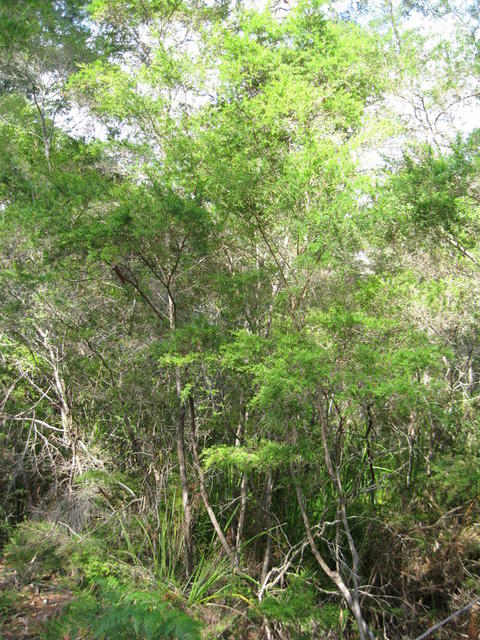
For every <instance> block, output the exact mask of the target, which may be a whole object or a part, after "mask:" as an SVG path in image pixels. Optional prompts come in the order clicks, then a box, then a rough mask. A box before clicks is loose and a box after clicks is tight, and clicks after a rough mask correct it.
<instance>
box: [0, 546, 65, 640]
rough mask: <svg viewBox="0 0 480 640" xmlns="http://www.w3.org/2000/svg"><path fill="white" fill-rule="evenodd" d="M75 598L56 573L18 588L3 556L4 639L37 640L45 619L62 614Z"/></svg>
mask: <svg viewBox="0 0 480 640" xmlns="http://www.w3.org/2000/svg"><path fill="white" fill-rule="evenodd" d="M72 598H73V595H72V593H71V592H70V591H68V590H66V589H65V588H64V587H63V585H62V581H61V579H60V578H59V577H58V576H56V575H55V574H50V575H45V576H42V578H41V580H38V581H35V582H32V583H30V584H28V585H26V586H25V587H18V581H17V579H16V572H15V569H13V568H11V567H10V566H9V565H8V563H7V562H5V560H2V559H1V558H0V638H1V640H17V639H22V640H27V639H28V640H38V639H39V638H40V637H41V636H40V634H41V632H42V627H43V626H44V624H45V622H46V621H47V620H49V619H50V618H53V617H54V616H57V615H59V614H60V613H61V612H62V610H63V608H64V606H65V605H66V604H67V603H69V602H70V601H71V600H72ZM64 640H68V637H66V638H65V639H64Z"/></svg>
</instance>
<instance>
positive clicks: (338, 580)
mask: <svg viewBox="0 0 480 640" xmlns="http://www.w3.org/2000/svg"><path fill="white" fill-rule="evenodd" d="M290 473H291V476H292V480H293V483H294V486H295V491H296V494H297V502H298V506H299V508H300V513H301V515H302V520H303V524H304V527H305V532H306V534H307V539H308V543H309V546H310V550H311V552H312V554H313V556H314V558H315V560H316V561H317V562H318V564H319V565H320V567H321V568H322V570H323V571H324V573H325V574H326V575H327V576H328V577H329V578H330V580H332V582H333V583H334V584H335V586H336V587H337V589H338V590H339V591H340V593H341V594H342V596H343V598H344V600H345V602H346V604H347V606H348V608H349V609H350V611H351V612H352V613H353V615H354V617H355V620H356V621H357V625H358V631H359V635H360V640H366V639H367V638H369V639H371V638H374V635H373V633H372V632H371V631H370V629H369V628H368V626H367V623H366V622H365V620H364V619H363V616H362V612H361V609H360V604H359V602H358V599H357V598H355V597H354V596H353V595H352V592H351V591H350V589H349V588H348V587H347V585H346V584H345V582H344V580H343V578H342V576H341V575H340V573H339V572H338V571H334V570H333V569H330V567H329V566H328V564H327V563H326V561H325V559H324V558H323V557H322V555H321V554H320V551H319V550H318V547H317V545H316V544H315V539H314V537H313V533H312V528H311V526H310V521H309V519H308V515H307V510H306V509H305V503H304V501H303V495H302V490H301V488H300V485H299V483H298V480H297V478H296V476H295V471H294V469H293V465H292V464H290Z"/></svg>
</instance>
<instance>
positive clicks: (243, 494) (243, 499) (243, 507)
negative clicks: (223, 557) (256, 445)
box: [235, 412, 248, 558]
mask: <svg viewBox="0 0 480 640" xmlns="http://www.w3.org/2000/svg"><path fill="white" fill-rule="evenodd" d="M246 421H247V413H246V412H242V417H241V419H240V421H239V424H238V428H237V433H236V434H235V447H239V446H240V445H241V443H242V437H243V431H244V429H245V422H246ZM247 489H248V479H247V474H246V473H245V472H244V473H242V478H241V482H240V513H239V515H238V522H237V533H236V536H235V549H236V554H237V558H238V555H239V553H240V547H241V544H242V534H243V527H244V525H245V514H246V512H247Z"/></svg>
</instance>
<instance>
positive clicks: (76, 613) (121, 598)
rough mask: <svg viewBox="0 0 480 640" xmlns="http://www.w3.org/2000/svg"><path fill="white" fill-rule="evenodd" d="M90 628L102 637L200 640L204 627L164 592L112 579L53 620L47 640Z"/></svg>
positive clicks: (98, 636) (98, 583) (80, 598)
mask: <svg viewBox="0 0 480 640" xmlns="http://www.w3.org/2000/svg"><path fill="white" fill-rule="evenodd" d="M82 630H88V631H89V632H90V633H91V634H92V636H93V637H94V638H96V639H98V640H101V639H102V638H118V639H119V640H120V639H123V638H125V639H130V638H138V640H154V639H157V638H165V640H167V639H170V640H197V639H199V638H200V626H199V624H198V623H196V622H195V621H194V620H192V618H190V617H189V616H187V615H186V614H185V613H183V612H182V611H180V610H178V609H174V608H173V607H172V606H171V605H170V604H169V603H168V602H165V600H164V599H163V596H162V595H161V594H156V593H154V592H145V591H135V590H133V589H132V588H131V587H128V586H124V585H121V584H118V583H116V582H115V581H112V580H109V581H108V580H107V581H97V582H96V583H95V584H94V585H93V587H92V589H91V591H90V593H88V592H87V593H85V594H81V595H80V597H79V598H77V599H76V600H75V601H74V602H73V603H72V604H70V605H69V607H68V609H67V611H66V612H65V613H64V614H63V615H62V616H61V618H60V619H58V620H54V621H53V622H51V623H50V625H49V627H48V629H47V631H46V633H45V640H48V639H49V638H51V639H52V640H53V638H58V634H59V633H61V632H65V631H68V632H69V633H73V634H74V637H76V635H75V634H77V633H79V632H80V631H82Z"/></svg>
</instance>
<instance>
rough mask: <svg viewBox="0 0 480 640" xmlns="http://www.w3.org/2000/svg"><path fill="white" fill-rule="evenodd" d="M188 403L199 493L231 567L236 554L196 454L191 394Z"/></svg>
mask: <svg viewBox="0 0 480 640" xmlns="http://www.w3.org/2000/svg"><path fill="white" fill-rule="evenodd" d="M188 404H189V408H190V419H191V424H192V433H191V435H192V453H193V462H194V464H195V470H196V472H197V475H198V479H199V481H200V495H201V496H202V500H203V504H204V506H205V509H206V511H207V514H208V517H209V518H210V522H211V523H212V525H213V528H214V529H215V533H216V534H217V537H218V539H219V540H220V543H221V545H222V547H223V550H224V551H225V553H226V554H227V556H228V558H230V562H231V563H232V567H236V566H238V556H237V555H236V554H235V551H234V550H233V549H232V547H231V546H230V545H229V544H228V540H227V539H226V537H225V534H224V533H223V531H222V528H221V526H220V524H219V522H218V520H217V516H216V515H215V512H214V510H213V509H212V505H211V504H210V499H209V497H208V492H207V487H206V483H205V474H204V473H203V469H202V467H201V464H200V458H199V455H198V449H197V428H196V416H195V403H194V400H193V397H192V396H189V397H188Z"/></svg>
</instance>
